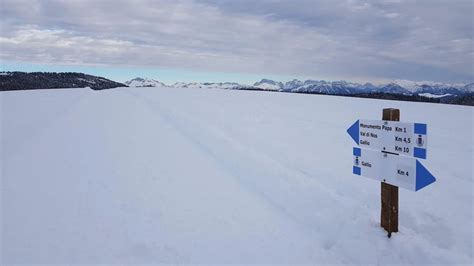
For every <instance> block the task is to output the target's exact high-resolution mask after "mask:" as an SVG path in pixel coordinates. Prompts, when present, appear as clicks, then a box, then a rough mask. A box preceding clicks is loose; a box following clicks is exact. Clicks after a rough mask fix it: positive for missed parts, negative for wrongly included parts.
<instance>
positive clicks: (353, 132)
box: [347, 120, 359, 145]
mask: <svg viewBox="0 0 474 266" xmlns="http://www.w3.org/2000/svg"><path fill="white" fill-rule="evenodd" d="M347 133H349V135H350V136H351V138H352V139H353V140H354V141H355V143H356V144H357V145H359V120H357V121H356V122H355V123H354V124H352V126H351V127H350V128H349V129H347Z"/></svg>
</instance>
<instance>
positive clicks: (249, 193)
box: [0, 87, 474, 265]
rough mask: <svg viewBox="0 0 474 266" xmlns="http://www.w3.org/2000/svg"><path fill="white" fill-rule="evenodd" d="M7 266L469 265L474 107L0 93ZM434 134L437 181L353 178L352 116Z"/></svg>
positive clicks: (196, 92) (141, 93) (235, 95)
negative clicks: (387, 210) (413, 187)
mask: <svg viewBox="0 0 474 266" xmlns="http://www.w3.org/2000/svg"><path fill="white" fill-rule="evenodd" d="M0 104H1V108H0V112H1V113H0V115H1V116H0V117H1V121H0V122H1V124H0V126H1V128H0V129H1V130H0V134H1V140H2V141H1V145H2V146H1V147H0V148H1V153H0V156H1V157H0V163H1V164H0V167H1V178H0V181H1V183H0V189H1V190H0V192H1V197H0V199H1V204H0V206H1V212H0V214H1V216H0V221H1V230H0V233H1V235H0V240H1V241H0V245H1V247H0V251H1V252H0V264H2V265H4V264H5V265H8V264H14V263H44V264H52V263H64V264H66V263H67V264H72V263H86V264H91V263H92V264H99V263H107V264H109V263H159V262H161V263H171V264H183V263H204V264H210V263H218V264H222V263H270V264H273V263H286V264H296V263H311V264H339V263H343V264H346V263H351V264H352V263H355V264H362V265H364V264H390V263H395V264H412V265H420V264H444V265H448V264H471V263H472V262H473V243H472V241H473V216H472V215H473V190H474V189H473V161H474V160H473V159H474V158H473V149H474V145H473V118H474V117H473V111H474V108H472V107H465V106H451V105H442V104H428V103H411V102H396V101H383V100H372V99H359V98H344V97H335V96H322V95H300V94H285V93H267V92H257V91H237V90H236V91H234V90H209V89H186V88H180V89H176V88H164V87H163V88H119V89H113V90H104V91H93V90H88V89H71V90H37V91H16V92H1V93H0ZM385 107H394V108H400V109H401V119H402V120H403V121H417V122H425V123H427V124H428V125H429V143H430V144H429V145H430V146H429V154H428V159H427V160H425V161H424V162H423V164H424V165H425V166H426V167H427V168H428V169H429V170H430V171H431V172H432V173H433V174H434V175H435V176H436V177H437V182H436V183H434V184H433V185H431V186H429V187H426V188H424V189H422V190H421V191H419V192H411V191H407V190H403V189H401V190H400V218H399V224H400V226H399V229H400V232H399V233H395V234H394V235H393V236H392V238H391V239H388V238H387V236H386V233H385V231H384V230H383V229H381V228H380V226H379V220H380V184H379V183H378V182H375V181H373V180H370V179H367V178H364V177H360V176H356V175H353V174H352V147H353V141H352V140H351V138H350V137H349V136H348V135H347V133H346V129H347V128H348V127H349V126H350V125H351V124H352V123H353V122H354V121H356V120H357V119H359V118H367V119H380V118H381V115H382V109H383V108H385Z"/></svg>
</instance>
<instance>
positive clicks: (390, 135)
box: [347, 119, 428, 159]
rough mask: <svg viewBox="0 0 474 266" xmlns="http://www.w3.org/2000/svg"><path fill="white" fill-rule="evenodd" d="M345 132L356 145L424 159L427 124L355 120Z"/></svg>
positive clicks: (425, 155) (426, 144)
mask: <svg viewBox="0 0 474 266" xmlns="http://www.w3.org/2000/svg"><path fill="white" fill-rule="evenodd" d="M347 133H349V135H350V136H351V138H352V139H353V140H354V141H355V143H356V144H357V145H359V146H360V147H363V148H368V149H372V150H378V151H386V152H391V153H396V154H400V155H405V156H413V157H416V158H420V159H426V157H427V146H428V135H427V133H428V132H427V125H426V124H421V123H405V122H396V121H384V120H362V119H361V120H357V121H356V122H355V123H354V124H353V125H352V126H351V127H349V129H348V130H347Z"/></svg>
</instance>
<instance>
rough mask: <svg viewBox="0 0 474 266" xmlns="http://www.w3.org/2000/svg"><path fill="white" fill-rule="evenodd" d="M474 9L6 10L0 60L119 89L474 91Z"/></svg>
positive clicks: (204, 3)
mask: <svg viewBox="0 0 474 266" xmlns="http://www.w3.org/2000/svg"><path fill="white" fill-rule="evenodd" d="M473 3H474V1H472V0H466V1H464V0H425V1H423V0H417V1H408V0H385V1H375V0H370V1H358V0H346V1H344V0H341V1H334V0H291V1H290V0H287V1H278V0H260V1H258V0H242V1H238V0H194V1H191V0H183V1H179V0H169V1H168V0H153V1H151V0H135V1H125V0H64V1H59V0H36V1H35V0H28V1H27V0H0V6H1V8H0V20H1V25H0V26H1V27H0V31H1V35H0V60H1V66H2V69H3V70H27V71H31V70H35V69H38V70H44V69H48V70H51V69H53V70H54V69H58V70H62V69H80V70H83V71H85V72H92V73H97V72H100V73H101V74H103V75H104V76H108V77H113V78H116V79H118V80H120V79H121V80H124V79H125V78H128V77H129V76H131V75H139V74H140V73H143V74H145V76H148V77H152V78H158V79H161V80H164V81H168V82H172V81H178V80H182V81H189V80H199V79H200V78H199V76H200V77H201V79H202V78H205V79H207V80H208V81H222V79H227V78H229V79H233V80H229V81H249V80H251V79H258V77H262V78H263V77H274V78H276V79H280V80H283V81H284V80H287V79H289V78H291V77H296V78H298V77H299V78H312V79H329V80H339V79H345V80H353V81H381V80H393V79H406V80H432V81H444V82H472V81H474V66H473V62H474V41H473V36H474V26H473V25H474V14H473V12H474V4H473ZM14 68H15V69H14ZM121 75H122V78H120V77H119V76H121Z"/></svg>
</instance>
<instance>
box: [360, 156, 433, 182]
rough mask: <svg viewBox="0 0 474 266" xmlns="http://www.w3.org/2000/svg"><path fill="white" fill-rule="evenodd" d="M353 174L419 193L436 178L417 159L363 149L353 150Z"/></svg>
mask: <svg viewBox="0 0 474 266" xmlns="http://www.w3.org/2000/svg"><path fill="white" fill-rule="evenodd" d="M352 154H353V166H352V172H353V173H354V174H356V175H360V176H365V177H368V178H371V179H375V180H378V181H381V182H385V183H388V184H391V185H394V186H397V187H402V188H405V189H409V190H413V191H418V190H420V189H422V188H424V187H426V186H428V185H430V184H432V183H434V182H435V181H436V178H435V177H434V176H433V175H432V174H431V173H430V172H429V171H428V169H426V167H424V166H423V164H421V163H420V162H419V161H418V160H417V159H415V158H413V157H407V156H399V155H396V154H390V153H384V152H380V151H374V150H369V149H363V148H353V152H352Z"/></svg>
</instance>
